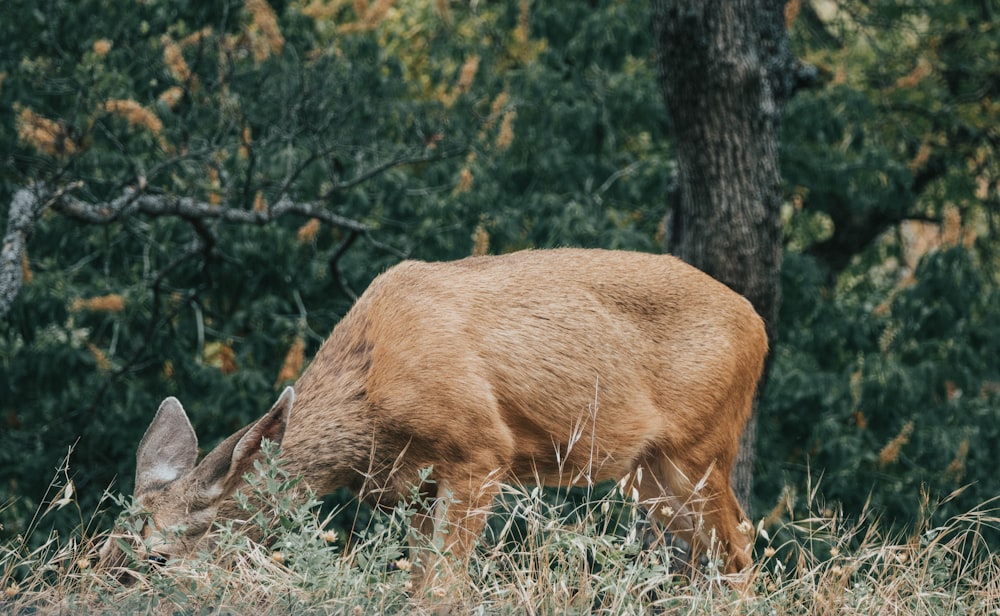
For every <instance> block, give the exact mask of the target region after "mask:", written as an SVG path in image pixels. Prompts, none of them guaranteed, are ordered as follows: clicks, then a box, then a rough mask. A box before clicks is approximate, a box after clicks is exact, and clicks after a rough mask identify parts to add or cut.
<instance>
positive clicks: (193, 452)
mask: <svg viewBox="0 0 1000 616" xmlns="http://www.w3.org/2000/svg"><path fill="white" fill-rule="evenodd" d="M197 458H198V437H197V436H196V435H195V433H194V428H192V427H191V422H190V421H189V420H188V417H187V413H185V412H184V407H182V406H181V403H180V402H179V401H178V400H177V398H167V399H166V400H164V401H163V403H162V404H160V408H159V410H157V411H156V416H155V417H153V422H152V423H151V424H149V428H147V429H146V434H144V435H143V437H142V441H140V442H139V449H138V451H137V452H136V456H135V459H136V468H135V490H134V493H135V494H140V493H142V492H145V491H148V490H151V489H156V488H162V487H164V486H166V485H167V484H169V483H171V482H172V481H175V480H176V479H178V478H179V477H181V476H183V475H186V474H187V473H189V472H190V471H191V469H192V468H194V463H195V460H197Z"/></svg>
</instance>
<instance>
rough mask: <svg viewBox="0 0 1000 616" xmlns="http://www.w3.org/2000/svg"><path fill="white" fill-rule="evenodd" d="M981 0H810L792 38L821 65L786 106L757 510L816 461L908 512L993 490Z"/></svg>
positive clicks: (999, 427) (999, 352) (999, 351)
mask: <svg viewBox="0 0 1000 616" xmlns="http://www.w3.org/2000/svg"><path fill="white" fill-rule="evenodd" d="M987 4H988V3H987ZM984 7H986V5H984V4H982V3H963V2H957V3H936V4H935V3H915V4H913V3H911V4H900V3H896V2H874V3H854V2H848V3H843V4H842V5H841V6H840V8H839V10H837V11H835V12H832V13H830V14H827V15H825V16H823V17H822V18H821V17H820V16H819V15H818V14H817V13H816V12H815V11H814V10H813V8H812V5H811V4H807V3H803V12H802V14H801V15H800V17H799V20H798V22H797V23H796V27H795V28H794V29H793V38H794V39H795V40H796V41H797V42H798V44H799V45H800V46H801V47H802V48H803V50H804V54H805V57H806V59H808V60H810V61H812V62H815V63H816V64H817V65H818V66H819V68H820V70H821V72H825V74H826V75H827V82H826V83H825V84H824V85H823V86H822V87H821V88H819V89H817V90H814V91H810V92H803V93H800V94H799V95H798V96H797V97H796V98H795V99H793V101H792V102H791V103H790V106H789V109H788V115H787V117H786V121H785V132H784V138H783V142H784V165H783V168H784V174H785V178H786V181H787V182H788V187H789V192H790V193H791V195H792V199H791V204H790V205H789V206H788V211H787V216H786V221H787V224H786V233H787V237H788V247H789V251H788V252H787V254H786V259H785V262H784V270H783V274H782V275H783V290H784V303H783V307H782V311H781V316H780V322H779V328H780V330H781V331H780V335H779V346H778V348H777V349H776V350H775V364H774V368H773V371H772V375H771V383H770V385H769V387H768V390H767V392H766V394H765V400H764V402H763V405H762V408H761V412H762V418H761V430H760V434H761V443H760V450H761V451H762V452H767V453H766V454H765V455H764V456H762V458H761V459H760V460H759V464H758V466H757V471H758V473H757V477H758V494H757V496H758V506H759V508H760V509H761V510H763V511H768V510H771V509H772V508H773V507H774V506H775V503H776V502H778V506H779V508H780V507H781V506H783V501H784V500H785V499H786V498H787V494H788V493H787V492H786V491H785V486H786V485H791V486H795V487H796V489H795V490H794V492H796V493H797V495H798V502H799V504H800V505H801V502H802V500H803V497H804V494H805V493H806V492H807V491H808V488H806V486H808V485H809V482H810V480H813V481H818V482H819V483H820V488H819V489H820V492H821V493H822V494H823V495H824V496H825V497H826V498H827V499H829V502H831V504H832V505H833V506H834V507H837V506H840V507H842V508H843V510H844V511H845V512H847V513H850V514H852V515H858V514H859V513H860V512H861V511H864V510H866V508H870V509H871V510H873V512H874V513H875V514H876V515H879V516H881V517H882V518H883V519H884V520H885V521H886V522H887V523H889V524H898V525H900V527H912V525H913V524H915V523H917V522H920V521H921V520H920V518H921V516H923V515H925V513H924V512H923V511H922V510H921V506H920V505H921V503H922V501H923V499H924V498H926V497H927V496H928V495H929V497H930V498H933V499H943V500H944V501H945V502H944V503H943V504H942V506H941V507H940V508H939V509H937V510H936V514H935V515H938V516H948V515H953V514H955V513H957V512H961V511H966V510H968V509H970V508H972V507H974V506H975V505H976V504H978V503H981V502H984V501H986V500H987V499H989V498H992V497H993V496H995V495H996V493H997V490H998V487H997V486H998V484H997V478H996V476H995V475H994V474H993V472H992V464H991V463H990V462H989V460H993V459H995V458H996V456H997V454H998V451H997V443H998V442H1000V441H998V440H997V437H998V431H1000V393H998V387H997V384H998V383H1000V361H998V360H1000V347H998V343H997V341H998V340H1000V293H998V287H997V284H998V282H1000V269H998V266H1000V261H998V260H997V253H996V248H995V246H996V229H997V224H998V222H1000V192H998V190H1000V185H998V183H997V180H998V179H1000V170H998V168H997V166H996V160H998V158H997V154H998V152H997V151H996V149H997V145H998V144H997V141H996V139H995V126H996V120H997V116H996V114H997V111H998V110H997V108H996V105H995V103H993V102H992V97H993V94H992V93H991V92H992V90H991V88H992V86H990V85H988V84H990V83H994V82H993V81H992V80H995V77H996V64H993V65H989V66H988V65H987V64H988V63H985V62H983V61H982V59H983V58H994V57H995V56H996V54H997V46H998V45H997V40H998V39H997V37H996V27H997V23H996V20H995V16H994V15H992V14H991V13H990V12H989V11H987V10H986V8H984ZM984 11H985V12H984ZM957 49H962V50H964V52H965V53H963V54H958V53H955V50H957ZM994 85H995V84H994ZM987 535H988V536H989V538H990V539H991V540H992V541H994V542H995V541H996V540H997V537H996V535H995V533H992V532H991V533H987Z"/></svg>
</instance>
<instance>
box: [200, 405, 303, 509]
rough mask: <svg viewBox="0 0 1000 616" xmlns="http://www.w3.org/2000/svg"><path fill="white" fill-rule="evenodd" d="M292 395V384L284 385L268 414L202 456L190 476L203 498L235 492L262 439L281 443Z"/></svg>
mask: <svg viewBox="0 0 1000 616" xmlns="http://www.w3.org/2000/svg"><path fill="white" fill-rule="evenodd" d="M294 399H295V393H294V392H293V391H292V388H291V387H287V388H285V391H284V392H282V394H281V397H279V398H278V401H277V402H275V403H274V406H272V407H271V410H270V411H268V412H267V414H265V415H264V416H263V417H261V418H260V419H258V420H257V421H255V422H254V423H252V424H250V425H249V426H246V427H245V428H243V429H242V430H240V431H239V432H237V433H236V434H233V435H232V436H230V437H229V438H227V439H226V440H224V441H222V442H221V443H219V445H218V446H217V447H216V448H215V449H213V450H212V451H211V453H209V454H208V455H207V456H205V459H204V460H202V461H201V464H199V465H198V468H197V469H195V471H194V475H193V476H192V477H193V479H194V480H195V481H196V482H197V484H198V485H199V486H201V489H202V491H203V497H204V498H211V499H218V498H224V497H227V496H229V495H230V494H232V493H233V492H235V491H236V489H237V488H238V487H239V485H240V483H241V482H242V481H243V476H244V475H245V474H247V473H249V472H250V471H252V470H253V463H254V460H257V459H259V458H260V455H261V453H260V448H261V445H262V444H263V442H264V439H268V440H269V441H273V442H275V443H281V439H282V438H284V436H285V426H286V425H287V424H288V415H289V413H290V412H291V410H292V403H293V401H294Z"/></svg>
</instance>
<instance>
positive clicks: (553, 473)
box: [136, 249, 767, 584]
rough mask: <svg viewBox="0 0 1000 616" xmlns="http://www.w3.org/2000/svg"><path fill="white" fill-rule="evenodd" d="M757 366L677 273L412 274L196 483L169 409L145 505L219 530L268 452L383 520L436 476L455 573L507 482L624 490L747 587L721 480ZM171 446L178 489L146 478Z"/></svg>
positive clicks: (528, 266) (529, 268) (615, 256)
mask: <svg viewBox="0 0 1000 616" xmlns="http://www.w3.org/2000/svg"><path fill="white" fill-rule="evenodd" d="M766 352H767V340H766V336H765V333H764V326H763V323H762V322H761V319H760V318H759V317H758V316H757V314H756V313H755V312H754V310H753V309H752V308H751V306H750V304H749V302H747V301H746V300H745V299H743V298H742V297H740V296H739V295H737V294H736V293H734V292H733V291H731V290H730V289H728V288H727V287H725V286H724V285H722V284H721V283H719V282H717V281H715V280H713V279H712V278H710V277H708V276H707V275H705V274H703V273H702V272H699V271H698V270H696V269H694V268H692V267H690V266H688V265H686V264H684V263H682V262H681V261H679V260H677V259H675V258H673V257H670V256H656V255H649V254H640V253H629V252H616V251H601V250H577V249H562V250H540V251H526V252H519V253H514V254H509V255H504V256H497V257H473V258H469V259H464V260H461V261H456V262H450V263H422V262H416V261H407V262H404V263H401V264H399V265H398V266H396V267H393V268H392V269H390V270H388V271H387V272H385V273H384V274H382V275H381V276H379V277H378V278H376V279H375V281H374V282H373V283H372V284H371V286H370V287H369V288H368V290H367V291H366V292H365V293H364V295H363V296H362V297H361V298H360V299H359V300H358V302H357V304H356V305H355V306H354V307H353V308H352V309H351V310H350V312H349V313H348V314H347V315H346V316H345V317H344V319H343V320H342V321H341V322H340V323H339V324H338V325H337V327H336V328H335V329H334V331H333V333H332V334H331V335H330V337H329V339H328V340H327V341H326V343H324V345H323V346H322V348H321V349H320V350H319V352H318V353H317V355H316V357H315V358H314V360H313V362H312V364H311V365H310V366H309V368H308V369H307V370H306V372H305V373H304V374H303V375H302V377H301V378H300V379H299V380H298V382H297V383H296V384H295V387H294V405H293V404H292V395H291V392H286V394H285V395H283V396H282V398H281V400H279V402H278V403H277V404H276V405H275V407H274V408H273V409H272V410H271V412H270V413H268V414H267V415H266V416H265V417H264V418H263V419H261V420H260V421H259V422H257V423H256V424H254V425H253V426H251V428H250V432H247V433H246V434H242V433H241V434H238V435H234V436H233V437H231V438H230V439H229V440H228V441H227V442H226V443H224V444H223V445H220V446H219V448H217V449H216V451H213V452H212V453H211V454H209V456H207V457H206V461H203V462H202V463H201V464H200V465H199V466H198V467H197V468H194V469H193V470H192V469H191V467H192V466H193V463H194V459H193V457H192V456H193V453H192V452H191V451H187V450H188V449H190V446H189V445H188V446H186V447H181V446H177V445H173V444H171V443H172V442H173V441H172V440H171V439H173V438H174V436H172V435H173V434H177V433H178V432H186V429H189V428H190V424H187V428H184V427H183V425H184V424H185V423H186V421H187V420H186V417H183V411H182V410H180V414H179V415H178V413H177V411H176V410H174V409H173V407H172V404H171V405H168V402H167V401H165V402H164V406H169V407H170V408H168V409H167V410H164V407H161V412H160V413H158V414H157V418H156V419H154V422H153V425H151V426H150V430H149V431H148V432H147V436H146V437H144V439H143V444H142V445H140V452H139V458H140V460H139V467H140V468H139V469H138V470H137V491H136V497H137V498H138V499H139V500H140V501H141V502H143V503H144V504H145V505H146V506H147V508H148V509H150V510H151V511H152V512H153V519H154V524H155V525H156V526H159V527H162V526H169V525H171V524H177V523H179V522H184V520H185V516H188V517H190V515H191V513H192V503H195V502H197V503H200V505H199V507H201V508H202V509H208V511H207V512H204V513H203V517H205V518H209V519H210V518H212V516H213V515H218V507H224V508H225V507H226V505H225V503H224V502H223V501H225V500H226V499H229V496H230V495H231V494H232V491H233V490H235V489H236V487H237V485H236V484H238V482H237V481H234V480H233V477H234V475H233V473H234V472H237V471H238V470H240V469H245V468H247V465H248V464H249V461H250V460H252V458H253V456H255V455H257V451H256V449H254V445H255V443H256V445H257V447H259V440H260V438H262V437H265V436H266V437H269V438H272V437H275V436H276V437H277V438H275V440H280V441H281V446H282V452H283V457H284V458H285V459H286V460H287V462H288V465H289V467H290V470H292V471H293V472H295V473H300V474H301V475H302V476H303V477H304V479H305V481H306V482H307V483H308V485H309V486H311V487H312V488H313V489H314V490H315V491H317V492H318V493H320V494H325V493H328V492H330V491H332V490H334V489H335V488H337V487H340V486H350V487H353V488H354V489H356V490H358V491H359V492H361V493H362V495H364V496H366V497H367V498H369V500H371V501H373V502H375V503H376V504H387V505H392V504H395V503H396V502H397V501H398V499H399V498H400V497H401V496H404V495H406V494H407V493H408V491H409V488H410V486H412V485H413V484H414V482H416V481H417V477H418V471H419V470H420V469H422V468H425V467H428V466H433V473H432V476H431V478H432V479H433V481H434V483H433V484H428V485H426V486H423V488H424V490H425V491H426V492H427V493H428V495H429V496H430V497H431V498H439V497H445V496H448V497H450V499H451V503H450V505H448V506H441V505H439V506H436V507H432V509H431V510H429V511H424V512H421V513H419V514H418V515H417V518H416V519H415V521H414V523H415V526H416V527H417V529H418V530H419V531H420V532H421V533H422V534H424V535H427V536H432V535H433V536H437V537H439V538H440V539H442V542H443V544H444V546H445V552H450V553H451V554H452V556H453V560H452V561H451V566H453V567H454V570H455V571H462V570H463V568H464V566H465V562H466V559H467V557H468V555H469V552H470V550H471V548H472V545H473V542H474V540H475V538H476V537H477V536H478V535H479V533H480V531H481V529H482V527H483V524H484V521H485V516H486V512H487V511H488V509H489V506H490V503H491V501H492V498H493V496H494V495H495V494H496V493H497V490H498V482H501V481H511V480H515V481H523V482H526V483H534V482H536V481H537V482H541V483H543V484H555V483H558V484H560V485H567V484H569V483H577V484H580V483H586V482H591V481H593V482H597V481H601V480H605V479H616V480H618V479H621V478H623V477H626V476H629V477H632V478H633V485H634V486H635V487H636V488H637V490H638V492H639V495H640V499H641V500H642V501H643V502H645V503H646V504H647V505H652V506H651V507H650V509H651V514H652V515H653V516H654V517H655V518H658V519H660V520H661V521H662V522H664V523H665V524H667V525H668V526H670V527H671V529H672V530H673V531H675V532H677V533H679V534H681V535H682V536H684V538H685V539H687V540H688V541H690V542H691V543H693V545H694V546H695V548H696V549H698V550H701V551H707V550H709V549H712V548H715V549H719V550H720V551H721V553H723V554H725V556H726V560H725V562H726V565H725V569H726V571H727V572H736V571H739V570H741V569H743V568H744V567H746V566H747V565H748V564H749V539H748V537H747V533H746V532H745V528H740V527H739V526H740V524H741V522H742V521H743V514H742V512H741V510H740V508H739V505H738V504H737V502H736V499H735V497H734V495H733V492H732V488H731V486H730V478H729V477H730V470H731V467H732V464H733V460H734V458H735V455H736V450H737V446H738V442H739V437H740V434H741V432H742V431H743V427H744V424H745V423H746V421H747V419H748V417H749V414H750V412H751V405H752V400H753V396H754V391H755V387H756V383H757V380H758V378H759V376H760V373H761V369H762V366H763V361H764V356H765V354H766ZM170 400H173V399H168V401H170ZM173 402H174V403H176V401H175V400H174V401H173ZM177 409H180V405H179V404H177ZM289 410H290V412H289ZM161 413H162V414H163V415H164V419H162V420H161V419H160V414H161ZM286 418H287V424H286V421H285V420H286ZM158 423H160V424H164V425H166V426H167V427H166V428H163V429H159V428H158V429H154V426H156V425H157V424H158ZM245 430H247V429H245ZM281 431H283V438H282V434H281V433H280V432H281ZM151 433H153V434H152V435H151ZM161 433H162V434H163V436H162V437H159V436H157V435H158V434H161ZM190 437H191V438H193V437H194V433H193V431H192V432H191V435H190ZM251 437H252V438H251ZM147 441H148V442H147ZM170 448H173V449H177V450H184V451H185V452H186V453H182V454H176V453H172V454H171V455H173V456H174V457H175V458H179V459H180V463H179V464H177V468H178V473H177V474H178V477H177V478H176V479H175V480H172V481H168V482H166V483H164V482H163V481H162V480H163V478H164V477H163V475H162V473H161V474H160V475H157V474H156V473H147V474H148V475H150V477H152V478H151V479H150V478H149V477H146V478H144V476H143V473H144V472H145V471H144V468H143V467H144V466H145V467H150V465H151V464H154V462H151V461H150V460H157V452H158V451H161V450H163V451H165V450H168V449H170ZM220 450H222V452H221V453H219V451H220ZM168 453H169V452H168ZM185 456H186V457H185ZM213 457H214V458H213ZM210 458H211V459H213V460H214V461H213V462H211V464H208V462H209V459H210ZM144 459H145V461H144ZM208 466H211V468H208ZM639 467H641V468H642V469H643V474H644V475H643V476H644V478H643V480H642V481H641V482H639V481H636V477H637V473H636V469H637V468H639ZM156 468H157V469H158V470H162V469H161V468H160V467H156ZM240 476H241V475H240V474H237V475H235V477H237V478H238V477H240ZM166 477H167V478H168V479H169V477H170V473H167V474H166ZM157 481H159V483H157ZM229 500H230V501H231V499H229ZM206 502H212V503H215V506H216V507H217V509H214V510H213V509H211V508H206V507H205V506H204V504H205V503H206ZM702 522H703V525H702ZM196 527H197V529H198V532H202V533H203V532H204V530H205V528H204V525H203V524H199V525H196ZM712 531H714V533H715V535H716V537H717V543H715V544H713V543H712V541H711V539H710V536H711V532H712ZM194 539H196V538H194ZM168 548H169V549H173V550H179V551H184V550H186V549H189V546H187V545H180V546H164V550H166V549H168ZM168 553H170V552H168ZM439 564H440V563H439ZM421 576H426V577H428V578H429V577H430V574H428V573H424V572H422V571H420V570H419V569H418V574H417V584H420V583H421V581H428V580H422V578H421ZM434 582H441V580H439V579H437V580H434Z"/></svg>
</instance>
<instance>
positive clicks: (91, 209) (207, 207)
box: [0, 160, 413, 318]
mask: <svg viewBox="0 0 1000 616" xmlns="http://www.w3.org/2000/svg"><path fill="white" fill-rule="evenodd" d="M407 162H413V161H412V160H395V161H393V163H392V164H389V165H384V166H381V167H379V169H381V170H385V169H386V168H389V167H392V166H396V165H400V164H406V163H407ZM364 177H365V178H366V179H367V178H368V177H371V175H370V174H365V176H364ZM353 183H354V181H352V184H353ZM81 186H82V183H81V182H76V183H73V184H70V185H67V186H65V187H63V188H60V189H58V190H55V191H53V190H51V189H49V188H47V187H46V186H45V185H44V184H37V185H35V186H32V187H30V188H22V189H20V190H18V191H17V192H15V193H14V197H13V199H12V200H11V207H10V213H9V214H8V222H7V234H6V235H5V236H4V240H3V246H2V252H0V318H4V317H5V316H6V315H7V313H8V312H9V311H10V308H11V306H12V305H13V303H14V300H15V298H16V297H17V295H18V293H19V292H20V289H21V282H22V281H21V278H22V259H23V258H24V255H25V248H26V245H27V241H28V238H29V237H30V235H31V231H32V229H33V228H34V224H35V221H36V220H37V219H38V216H39V215H40V214H41V213H42V211H44V210H45V209H46V208H49V207H51V208H52V209H53V210H54V211H56V212H58V213H60V214H62V215H63V216H66V217H68V218H71V219H73V220H77V221H79V222H83V223H86V224H91V225H105V224H109V223H112V222H115V221H120V220H124V219H127V218H130V217H132V216H136V215H145V216H152V217H159V216H173V217H177V218H183V219H185V220H187V221H188V222H189V223H191V225H192V226H193V227H194V229H195V232H196V233H197V234H198V235H199V237H200V238H201V240H202V249H203V250H209V251H210V250H211V249H212V247H213V246H214V244H215V237H214V235H213V234H212V232H211V230H210V229H209V228H208V227H207V226H206V225H205V224H204V223H205V221H208V220H220V221H223V222H229V223H237V224H253V225H265V224H268V223H270V222H272V221H274V220H277V219H279V218H281V217H283V216H290V215H291V216H302V217H305V218H316V219H319V220H320V221H322V222H325V223H328V224H330V225H333V226H335V227H340V228H342V229H344V230H346V231H348V232H349V233H350V235H349V237H350V238H352V239H351V241H352V242H353V238H355V237H357V236H362V237H364V238H365V239H366V240H367V241H368V242H369V243H371V244H372V245H373V246H375V247H376V248H378V249H380V250H384V251H386V252H389V253H391V254H393V255H395V256H397V257H400V258H405V257H406V255H405V254H404V253H402V252H400V251H399V250H396V249H394V248H392V247H391V246H387V245H385V244H383V243H380V242H378V241H376V240H375V239H374V238H372V237H371V234H370V229H369V227H368V226H367V225H365V224H364V223H362V222H359V221H357V220H353V219H351V218H346V217H344V216H340V215H338V214H334V213H333V212H331V211H329V209H328V208H327V204H326V202H325V201H293V200H292V199H291V198H290V197H288V196H287V195H285V196H283V197H282V198H281V199H279V200H278V202H277V203H275V204H274V205H272V206H271V207H270V208H268V209H263V210H247V209H239V208H233V207H226V206H222V205H213V204H211V203H208V202H206V201H198V200H197V199H192V198H190V197H179V196H176V195H166V194H150V193H144V192H139V191H136V190H135V189H133V188H126V189H125V190H124V192H123V193H122V195H121V196H119V197H116V198H114V199H112V200H110V201H106V202H101V203H88V202H86V201H84V200H82V199H79V198H77V197H74V196H72V195H70V194H68V193H69V191H71V190H74V189H77V188H80V187H81ZM348 245H349V244H348ZM339 252H340V251H338V254H337V256H338V257H339ZM341 283H342V281H341Z"/></svg>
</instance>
